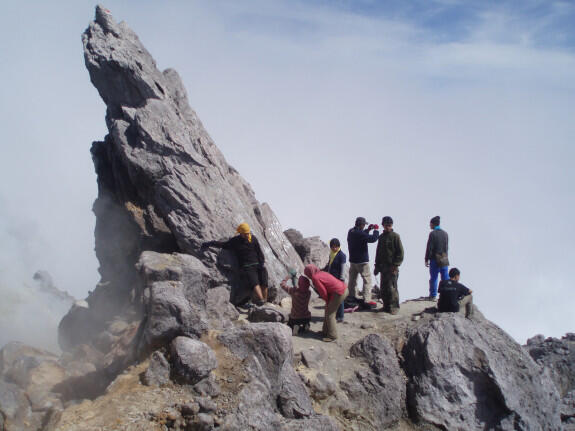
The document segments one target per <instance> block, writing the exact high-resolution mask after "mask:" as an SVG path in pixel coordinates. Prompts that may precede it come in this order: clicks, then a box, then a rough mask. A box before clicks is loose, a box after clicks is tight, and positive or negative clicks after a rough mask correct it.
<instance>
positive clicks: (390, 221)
mask: <svg viewBox="0 0 575 431" xmlns="http://www.w3.org/2000/svg"><path fill="white" fill-rule="evenodd" d="M381 224H382V225H384V226H385V225H386V224H393V219H392V218H391V217H390V216H385V217H384V218H382V219H381Z"/></svg>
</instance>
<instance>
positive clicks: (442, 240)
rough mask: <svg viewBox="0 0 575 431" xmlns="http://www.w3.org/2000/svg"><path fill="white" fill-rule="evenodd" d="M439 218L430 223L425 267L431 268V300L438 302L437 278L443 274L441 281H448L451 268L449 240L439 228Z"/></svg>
mask: <svg viewBox="0 0 575 431" xmlns="http://www.w3.org/2000/svg"><path fill="white" fill-rule="evenodd" d="M439 222H440V218H439V216H435V217H433V218H432V219H431V220H430V221H429V228H430V229H431V232H430V234H429V238H428V239H427V247H426V249H425V266H427V267H429V299H430V300H432V301H436V300H437V278H438V275H439V274H441V280H447V279H448V278H449V277H448V275H447V270H448V268H449V259H448V258H447V249H448V243H449V238H448V236H447V232H445V231H444V230H442V229H441V227H440V226H439Z"/></svg>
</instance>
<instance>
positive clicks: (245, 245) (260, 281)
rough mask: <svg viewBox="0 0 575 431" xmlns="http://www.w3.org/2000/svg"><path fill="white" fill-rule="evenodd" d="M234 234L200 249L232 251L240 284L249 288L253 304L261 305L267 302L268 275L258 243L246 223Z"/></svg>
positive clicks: (210, 242)
mask: <svg viewBox="0 0 575 431" xmlns="http://www.w3.org/2000/svg"><path fill="white" fill-rule="evenodd" d="M236 232H237V233H238V234H239V235H236V236H233V237H231V238H230V239H229V240H227V241H208V242H205V243H203V244H202V247H219V248H223V249H226V250H230V251H232V252H233V253H234V254H235V255H236V258H237V259H238V264H239V267H240V282H241V283H242V284H243V285H244V286H246V287H249V289H250V290H251V292H252V299H253V300H254V303H255V304H256V305H263V304H264V303H265V302H267V300H268V273H267V270H266V267H265V259H264V254H263V253H262V249H261V247H260V243H259V241H258V239H257V238H256V237H255V235H252V233H251V229H250V226H249V225H248V224H247V223H241V224H240V225H239V226H238V227H237V229H236Z"/></svg>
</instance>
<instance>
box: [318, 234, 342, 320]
mask: <svg viewBox="0 0 575 431" xmlns="http://www.w3.org/2000/svg"><path fill="white" fill-rule="evenodd" d="M329 249H330V252H329V260H328V262H327V265H326V266H325V268H323V269H322V271H325V272H329V273H330V274H331V275H333V276H334V277H335V278H337V279H338V280H341V281H343V282H345V280H344V273H343V269H344V267H345V262H346V259H347V256H346V255H345V253H344V252H343V251H341V247H340V243H339V239H337V238H332V239H331V241H330V242H329ZM343 316H344V305H343V302H342V303H341V305H340V306H339V308H338V309H337V313H336V315H335V318H336V320H337V321H338V322H343Z"/></svg>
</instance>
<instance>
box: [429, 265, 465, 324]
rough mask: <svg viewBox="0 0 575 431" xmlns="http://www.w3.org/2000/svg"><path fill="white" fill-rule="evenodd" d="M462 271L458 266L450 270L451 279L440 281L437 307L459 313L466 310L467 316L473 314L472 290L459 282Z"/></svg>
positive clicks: (440, 309)
mask: <svg viewBox="0 0 575 431" xmlns="http://www.w3.org/2000/svg"><path fill="white" fill-rule="evenodd" d="M460 274H461V273H460V272H459V270H458V269H457V268H451V269H450V270H449V280H442V281H441V282H440V283H439V302H438V303H437V308H438V309H439V311H441V312H454V313H458V312H460V310H462V309H464V310H465V317H472V316H473V297H472V296H471V293H472V291H471V290H470V289H468V288H467V287H465V286H464V285H463V284H461V283H459V277H460Z"/></svg>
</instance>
